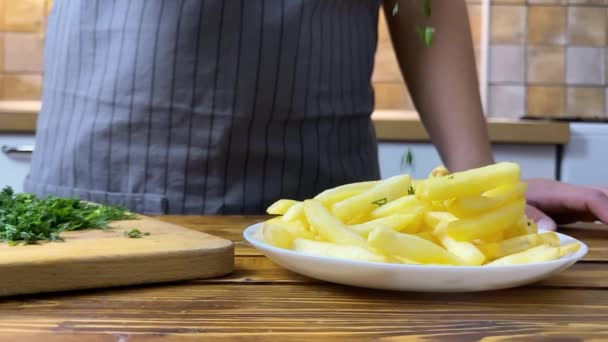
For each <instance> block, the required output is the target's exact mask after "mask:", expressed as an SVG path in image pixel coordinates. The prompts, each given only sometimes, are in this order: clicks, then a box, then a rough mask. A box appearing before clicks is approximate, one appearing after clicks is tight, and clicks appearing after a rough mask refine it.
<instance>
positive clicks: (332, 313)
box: [0, 216, 608, 342]
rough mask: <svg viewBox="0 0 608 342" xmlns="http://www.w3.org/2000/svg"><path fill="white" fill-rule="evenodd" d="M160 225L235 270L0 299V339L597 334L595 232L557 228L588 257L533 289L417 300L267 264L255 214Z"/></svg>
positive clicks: (600, 316)
mask: <svg viewBox="0 0 608 342" xmlns="http://www.w3.org/2000/svg"><path fill="white" fill-rule="evenodd" d="M160 219H161V220H163V221H167V222H172V223H175V224H179V225H182V226H185V227H188V228H191V229H195V230H198V231H202V232H206V233H209V234H213V235H217V236H220V237H223V238H227V239H230V240H232V241H234V242H235V247H236V250H235V255H236V257H235V270H234V272H233V273H232V274H230V275H228V276H225V277H222V278H216V279H208V280H195V281H187V282H180V283H172V284H159V285H146V286H132V287H127V288H116V289H107V290H86V291H77V292H70V293H61V294H42V295H35V296H21V297H16V298H7V299H3V300H2V302H0V317H2V320H1V323H2V324H0V340H3V341H5V340H6V341H41V340H46V341H49V342H50V341H62V342H63V341H68V342H69V341H74V342H75V341H79V342H80V341H85V342H86V341H127V340H129V341H131V340H133V341H148V340H153V341H157V340H161V339H162V340H163V341H165V340H166V341H198V340H209V341H215V340H222V341H223V340H224V339H228V340H247V341H249V340H256V341H258V340H259V341H265V340H273V341H274V340H276V341H296V340H314V341H336V340H340V341H342V340H344V341H346V340H349V341H350V340H353V341H375V340H378V339H382V338H386V339H387V340H393V339H394V340H396V341H397V340H398V341H401V340H406V339H407V340H409V339H416V340H433V341H453V340H455V339H456V340H462V341H472V340H486V339H487V340H493V341H510V340H513V339H518V340H538V341H540V340H543V341H554V340H560V339H570V340H579V339H585V340H586V339H594V340H598V341H599V340H602V341H603V340H606V338H608V330H607V329H606V324H607V323H608V292H607V291H606V288H607V287H608V276H607V275H608V268H607V266H608V253H607V251H608V239H606V236H605V235H606V234H605V231H601V230H589V229H580V228H578V229H572V228H571V229H567V230H563V231H562V232H563V233H565V234H567V235H571V236H574V237H576V238H578V239H580V240H582V241H584V242H585V243H587V244H588V245H589V247H590V248H589V254H588V255H587V256H586V257H585V258H584V259H583V260H582V261H581V262H579V263H577V264H575V265H574V266H572V267H571V268H569V269H568V270H566V271H564V272H563V273H560V274H558V275H555V276H553V277H551V278H549V279H547V280H545V281H543V282H541V283H538V284H535V285H531V286H526V287H521V288H515V289H510V290H501V291H489V292H479V293H451V294H450V293H446V294H441V293H427V294H425V293H408V292H396V291H395V292H390V291H379V290H370V289H361V288H355V287H348V286H341V285H335V284H330V283H325V282H322V281H318V280H315V279H311V278H307V277H304V276H301V275H298V274H295V273H293V272H290V271H288V270H286V269H284V268H282V267H280V266H277V265H276V264H274V263H273V262H271V261H270V260H268V259H267V258H266V257H264V256H262V255H261V254H260V253H259V252H258V251H257V250H256V249H254V248H253V247H251V246H250V245H248V244H247V243H246V242H245V241H244V239H243V235H242V234H243V230H244V229H245V227H247V226H248V225H250V224H253V223H255V222H260V221H262V220H264V219H265V217H262V216H258V217H253V216H165V217H160ZM200 266H201V267H204V265H200ZM604 310H606V311H604Z"/></svg>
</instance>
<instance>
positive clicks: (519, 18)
mask: <svg viewBox="0 0 608 342" xmlns="http://www.w3.org/2000/svg"><path fill="white" fill-rule="evenodd" d="M491 18H492V19H491V24H490V25H491V29H490V32H491V33H490V40H491V41H492V42H493V43H499V44H519V43H523V41H524V37H525V27H526V7H525V6H492V13H491Z"/></svg>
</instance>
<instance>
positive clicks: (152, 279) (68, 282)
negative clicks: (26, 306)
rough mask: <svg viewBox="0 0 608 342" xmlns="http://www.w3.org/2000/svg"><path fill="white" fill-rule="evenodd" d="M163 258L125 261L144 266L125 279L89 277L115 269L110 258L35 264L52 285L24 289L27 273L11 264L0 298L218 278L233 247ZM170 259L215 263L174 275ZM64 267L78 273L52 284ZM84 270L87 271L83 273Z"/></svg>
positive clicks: (229, 263) (228, 269) (230, 267)
mask: <svg viewBox="0 0 608 342" xmlns="http://www.w3.org/2000/svg"><path fill="white" fill-rule="evenodd" d="M163 256H164V255H163ZM166 257H167V258H159V259H158V260H149V259H148V258H145V257H144V256H143V255H142V256H138V257H134V258H130V259H128V262H129V264H130V267H132V266H133V264H137V263H140V262H141V263H142V265H144V267H143V268H142V269H140V271H139V273H138V274H133V273H131V274H128V276H127V277H126V276H125V274H123V275H122V276H116V277H113V274H112V273H107V275H106V278H101V279H100V278H96V277H92V276H91V275H93V274H95V275H97V276H99V274H102V273H103V272H100V271H99V270H98V269H99V268H104V267H108V266H111V267H116V266H120V265H118V264H111V263H112V260H111V258H108V259H105V258H104V259H100V258H96V259H88V260H84V259H80V262H78V263H72V264H69V265H68V264H66V263H58V264H54V265H45V264H43V263H38V264H34V265H31V264H30V265H29V267H30V270H31V271H33V272H36V274H37V277H36V281H37V282H40V283H46V284H49V283H52V284H53V285H51V286H48V285H45V287H44V288H43V287H37V286H36V285H35V284H34V285H32V284H31V283H29V286H23V285H25V283H26V282H27V278H28V274H27V272H24V270H23V269H22V268H20V266H18V265H12V266H11V268H13V269H14V271H13V272H12V273H11V274H12V276H11V278H10V282H8V281H7V280H6V279H4V280H3V282H0V298H5V297H11V296H19V295H28V294H38V293H56V292H64V291H74V290H87V289H105V288H116V287H125V286H134V285H144V284H162V283H172V282H179V281H186V280H195V279H209V278H217V277H221V276H224V275H227V274H230V273H232V272H233V271H234V262H235V260H234V244H232V243H231V244H230V245H229V246H227V247H225V248H220V249H217V250H215V251H206V253H201V254H197V253H190V252H189V251H178V252H174V253H169V255H166ZM172 258H173V259H175V260H179V264H178V265H183V266H186V265H190V264H194V263H195V264H199V265H202V266H208V265H209V262H210V260H209V259H211V261H214V262H215V265H214V267H213V268H211V269H210V268H209V267H205V268H204V270H200V271H196V270H193V269H187V270H184V271H180V270H179V269H178V270H177V272H176V268H173V267H170V266H167V265H170V264H171V260H170V259H172ZM203 259H204V260H203ZM184 260H186V262H184ZM120 261H123V262H124V261H125V260H124V259H123V260H120ZM155 262H161V263H160V267H159V263H155ZM108 263H110V265H108ZM153 263H154V266H153V267H152V268H151V269H148V268H150V266H151V265H152V264H153ZM163 265H164V266H163ZM67 266H69V267H71V268H74V269H76V270H78V272H77V273H76V274H73V275H72V277H70V276H68V277H63V278H62V279H61V282H60V283H53V282H52V281H53V278H54V277H53V274H54V273H57V272H65V271H67V270H66V269H65V268H66V267H67ZM87 268H90V269H89V270H86V269H87ZM119 268H120V267H119ZM159 268H160V269H159ZM9 271H10V268H9ZM161 271H162V272H161ZM117 273H120V272H117Z"/></svg>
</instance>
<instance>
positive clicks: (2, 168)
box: [0, 134, 34, 192]
mask: <svg viewBox="0 0 608 342" xmlns="http://www.w3.org/2000/svg"><path fill="white" fill-rule="evenodd" d="M33 147H34V135H33V134H0V148H1V152H0V187H1V188H4V187H5V186H11V187H12V188H13V189H14V190H15V191H18V192H20V191H23V181H24V180H25V177H26V176H27V174H28V173H29V172H30V163H31V157H32V154H31V150H32V149H33Z"/></svg>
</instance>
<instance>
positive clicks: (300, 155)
mask: <svg viewBox="0 0 608 342" xmlns="http://www.w3.org/2000/svg"><path fill="white" fill-rule="evenodd" d="M378 5H379V4H378V1H374V0H283V1H279V0H266V1H264V0H224V1H222V0H207V1H204V0H129V1H127V0H111V1H108V0H95V1H90V0H78V1H65V0H63V1H62V0H59V1H56V4H55V8H54V9H53V13H52V15H51V18H50V22H49V29H48V39H47V48H46V52H45V53H46V57H47V58H46V62H45V63H46V65H45V83H44V97H43V108H42V112H41V116H40V119H39V123H38V135H37V143H36V152H35V154H34V161H33V167H32V170H31V173H30V175H29V177H28V179H27V181H26V190H28V191H32V192H36V193H38V194H40V195H46V194H55V195H62V196H80V197H81V198H83V199H86V200H91V201H98V202H104V203H112V204H117V205H123V206H127V207H129V208H131V209H132V210H136V211H138V212H146V213H188V214H201V213H255V212H260V211H261V210H263V208H264V206H265V205H267V204H268V203H270V202H272V201H273V200H275V199H277V198H279V197H291V198H306V197H310V196H312V195H313V194H314V193H316V192H318V191H320V190H321V189H323V188H327V187H330V186H334V185H338V184H342V183H346V182H352V181H357V180H364V179H371V178H377V177H378V166H377V152H376V146H375V136H374V132H373V126H372V124H371V121H370V113H371V111H372V110H373V90H372V88H371V85H370V77H371V72H372V68H373V57H374V52H375V48H376V28H377V14H378Z"/></svg>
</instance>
